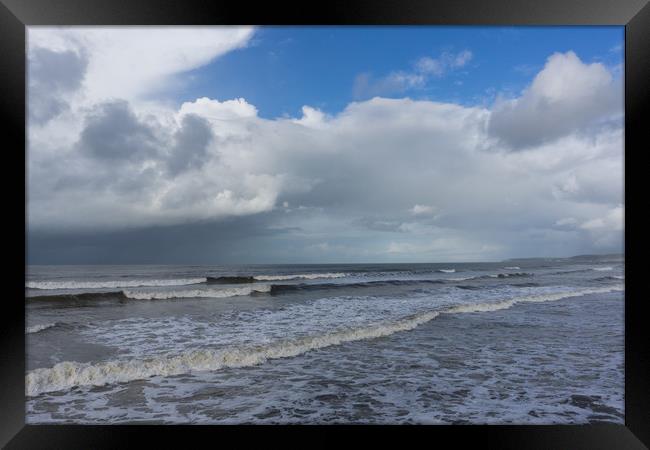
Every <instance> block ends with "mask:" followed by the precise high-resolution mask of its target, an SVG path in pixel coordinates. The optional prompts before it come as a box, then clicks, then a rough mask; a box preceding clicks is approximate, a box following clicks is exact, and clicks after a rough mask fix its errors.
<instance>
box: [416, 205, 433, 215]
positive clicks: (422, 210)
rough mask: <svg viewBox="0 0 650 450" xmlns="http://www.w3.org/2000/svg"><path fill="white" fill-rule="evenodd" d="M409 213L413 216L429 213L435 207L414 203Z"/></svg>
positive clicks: (431, 212)
mask: <svg viewBox="0 0 650 450" xmlns="http://www.w3.org/2000/svg"><path fill="white" fill-rule="evenodd" d="M410 211H411V214H413V215H415V216H425V215H431V214H433V213H434V212H435V211H436V208H435V207H433V206H429V205H415V206H413V208H411V209H410Z"/></svg>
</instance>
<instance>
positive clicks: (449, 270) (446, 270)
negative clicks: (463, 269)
mask: <svg viewBox="0 0 650 450" xmlns="http://www.w3.org/2000/svg"><path fill="white" fill-rule="evenodd" d="M438 272H441V273H455V272H456V269H439V270H438Z"/></svg>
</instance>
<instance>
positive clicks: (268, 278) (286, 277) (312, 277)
mask: <svg viewBox="0 0 650 450" xmlns="http://www.w3.org/2000/svg"><path fill="white" fill-rule="evenodd" d="M345 276H346V274H345V273H303V274H296V275H255V277H254V278H255V279H256V280H258V281H283V280H317V279H320V278H343V277H345Z"/></svg>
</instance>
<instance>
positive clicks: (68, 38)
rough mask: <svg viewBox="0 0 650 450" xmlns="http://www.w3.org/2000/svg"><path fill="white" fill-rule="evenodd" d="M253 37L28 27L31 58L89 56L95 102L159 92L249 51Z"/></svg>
mask: <svg viewBox="0 0 650 450" xmlns="http://www.w3.org/2000/svg"><path fill="white" fill-rule="evenodd" d="M253 32H254V29H253V28H251V27H232V26H222V27H214V26H211V27H199V26H192V27H120V28H115V27H66V28H56V27H28V28H27V42H28V54H29V55H37V54H38V52H41V51H43V49H46V50H50V51H54V52H70V51H75V52H79V53H83V54H85V55H87V58H88V59H87V64H86V66H87V67H86V73H85V77H84V81H83V88H84V95H85V96H86V98H88V99H89V100H90V101H93V102H96V101H101V100H107V99H114V98H122V99H134V98H137V97H139V96H143V95H145V94H148V93H151V92H152V91H156V90H160V89H162V88H164V87H165V85H166V83H168V82H169V81H170V78H171V77H172V76H174V75H176V74H179V73H183V72H186V71H189V70H192V69H195V68H197V67H200V66H202V65H205V64H207V63H209V62H210V61H212V60H214V59H215V58H217V57H219V56H221V55H223V54H225V53H227V52H229V51H232V50H235V49H237V48H241V47H244V46H245V45H246V44H247V43H248V42H249V40H250V38H251V37H252V35H253ZM47 72H48V73H49V69H48V71H47ZM31 75H32V74H30V76H31ZM33 75H34V76H35V77H39V74H38V73H34V74H33ZM39 79H40V78H39Z"/></svg>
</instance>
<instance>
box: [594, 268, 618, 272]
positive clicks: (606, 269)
mask: <svg viewBox="0 0 650 450" xmlns="http://www.w3.org/2000/svg"><path fill="white" fill-rule="evenodd" d="M591 270H596V271H598V272H606V271H609V270H614V268H613V267H594V268H593V269H591Z"/></svg>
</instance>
